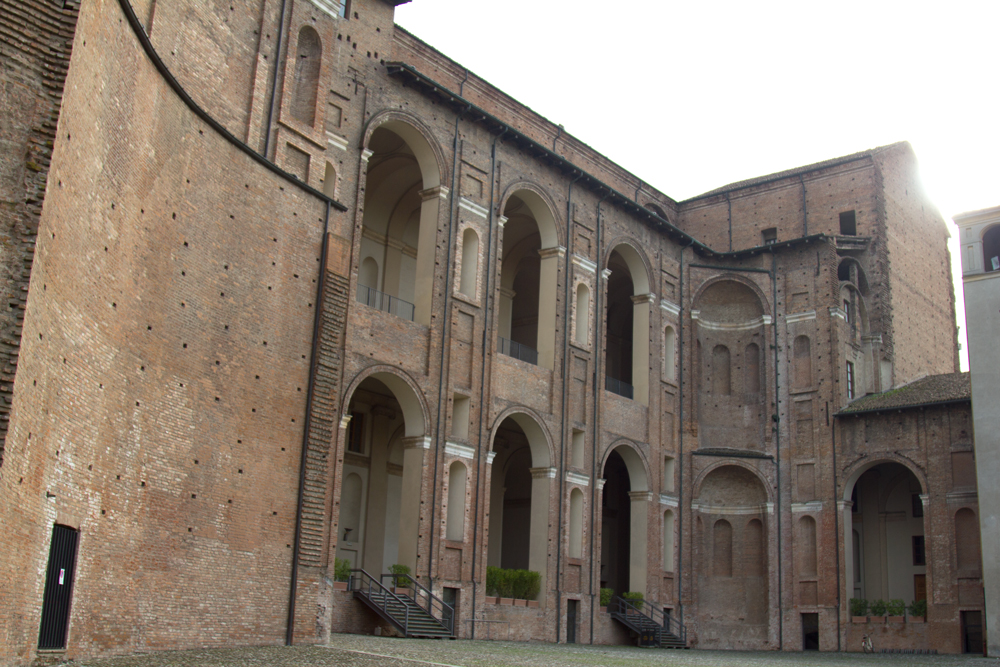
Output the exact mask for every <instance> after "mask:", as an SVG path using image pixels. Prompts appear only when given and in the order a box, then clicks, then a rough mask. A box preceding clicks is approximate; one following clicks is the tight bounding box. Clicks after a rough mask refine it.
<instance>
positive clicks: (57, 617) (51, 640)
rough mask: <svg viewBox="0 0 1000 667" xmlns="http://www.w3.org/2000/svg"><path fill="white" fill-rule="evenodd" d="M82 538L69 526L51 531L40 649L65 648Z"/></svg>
mask: <svg viewBox="0 0 1000 667" xmlns="http://www.w3.org/2000/svg"><path fill="white" fill-rule="evenodd" d="M79 535H80V534H79V533H78V532H77V531H75V530H73V529H72V528H67V527H66V526H53V527H52V546H51V547H49V569H48V571H47V572H46V574H45V597H44V598H42V624H41V628H40V629H39V631H38V648H40V649H60V648H66V630H67V629H68V628H69V606H70V601H71V599H72V596H73V574H74V571H75V569H76V543H77V539H78V538H79Z"/></svg>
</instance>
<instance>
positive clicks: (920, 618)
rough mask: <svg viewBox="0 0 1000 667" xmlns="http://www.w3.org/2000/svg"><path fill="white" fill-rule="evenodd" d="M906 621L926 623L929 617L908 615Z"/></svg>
mask: <svg viewBox="0 0 1000 667" xmlns="http://www.w3.org/2000/svg"><path fill="white" fill-rule="evenodd" d="M906 622H907V623H926V622H927V617H926V616H908V617H907V618H906Z"/></svg>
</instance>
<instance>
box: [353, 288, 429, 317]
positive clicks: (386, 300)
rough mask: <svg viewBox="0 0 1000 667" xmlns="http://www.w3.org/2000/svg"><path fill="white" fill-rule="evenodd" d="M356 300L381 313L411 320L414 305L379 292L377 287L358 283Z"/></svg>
mask: <svg viewBox="0 0 1000 667" xmlns="http://www.w3.org/2000/svg"><path fill="white" fill-rule="evenodd" d="M358 301H360V302H361V303H363V304H365V305H366V306H370V307H372V308H375V309H376V310H381V311H382V312H383V313H391V314H393V315H395V316H396V317H399V318H402V319H404V320H409V321H411V322H412V321H413V311H414V308H415V307H414V305H413V304H412V303H410V302H409V301H403V300H402V299H400V298H397V297H394V296H390V295H388V294H386V293H385V292H379V291H378V290H377V289H373V288H371V287H366V286H365V285H358Z"/></svg>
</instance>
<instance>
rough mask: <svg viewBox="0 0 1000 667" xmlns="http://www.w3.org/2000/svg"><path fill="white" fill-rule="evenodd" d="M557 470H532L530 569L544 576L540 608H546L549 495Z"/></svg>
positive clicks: (539, 601)
mask: <svg viewBox="0 0 1000 667" xmlns="http://www.w3.org/2000/svg"><path fill="white" fill-rule="evenodd" d="M555 478H556V469H555V468H531V526H530V528H529V531H530V532H529V535H530V539H529V543H528V544H529V545H528V569H529V570H534V571H535V572H538V573H539V574H541V575H542V585H541V588H540V592H539V594H538V597H539V600H538V604H539V606H542V607H544V606H545V599H546V590H547V589H546V580H547V579H548V577H547V576H546V575H547V572H546V570H547V569H548V568H547V565H548V562H549V495H550V493H551V488H552V480H554V479H555Z"/></svg>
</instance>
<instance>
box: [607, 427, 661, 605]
mask: <svg viewBox="0 0 1000 667" xmlns="http://www.w3.org/2000/svg"><path fill="white" fill-rule="evenodd" d="M603 476H604V487H603V490H602V493H601V569H600V581H601V588H611V589H613V590H614V592H615V594H616V595H621V594H622V593H625V592H628V591H635V592H640V593H643V594H645V592H646V570H647V563H648V561H649V553H648V551H647V548H646V546H647V542H648V536H647V526H648V522H649V517H648V513H649V502H650V494H649V491H648V486H647V478H646V468H645V466H644V465H643V464H642V459H640V457H639V455H638V454H637V453H636V451H635V450H634V449H633V448H632V447H631V446H629V445H618V446H617V447H615V448H614V449H613V450H612V451H611V452H610V453H609V454H608V457H607V459H606V460H605V462H604V471H603Z"/></svg>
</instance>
